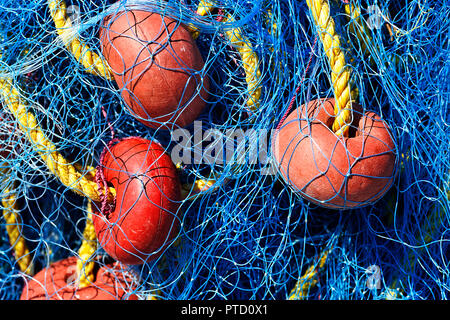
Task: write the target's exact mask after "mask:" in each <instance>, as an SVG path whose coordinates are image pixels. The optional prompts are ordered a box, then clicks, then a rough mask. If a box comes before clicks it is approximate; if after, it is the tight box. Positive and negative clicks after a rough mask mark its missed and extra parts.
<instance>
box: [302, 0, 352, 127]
mask: <svg viewBox="0 0 450 320" xmlns="http://www.w3.org/2000/svg"><path fill="white" fill-rule="evenodd" d="M306 2H307V4H308V6H309V9H310V10H311V13H312V16H313V18H314V22H315V24H316V27H317V31H318V33H319V36H320V39H321V41H322V44H323V47H324V50H325V54H326V55H327V57H328V62H329V63H330V67H331V82H332V85H333V90H334V96H335V100H336V104H335V107H334V114H335V116H336V118H335V120H334V123H333V127H332V129H333V131H334V132H335V133H336V135H338V136H339V135H346V134H347V133H348V129H349V124H350V123H351V122H352V120H353V119H352V117H353V115H352V106H351V104H352V101H351V88H350V69H349V68H348V66H347V64H346V62H345V56H344V52H343V51H342V50H341V46H340V40H339V36H338V35H337V34H336V30H335V24H334V20H333V18H332V17H331V16H330V5H329V2H328V0H306Z"/></svg>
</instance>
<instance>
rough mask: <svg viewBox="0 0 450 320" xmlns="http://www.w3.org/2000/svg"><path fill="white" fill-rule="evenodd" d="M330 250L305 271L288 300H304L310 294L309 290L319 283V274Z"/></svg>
mask: <svg viewBox="0 0 450 320" xmlns="http://www.w3.org/2000/svg"><path fill="white" fill-rule="evenodd" d="M329 253H330V251H325V252H324V253H322V257H321V258H320V260H319V263H318V264H317V265H316V264H314V265H311V266H309V268H308V269H307V270H306V271H305V273H304V274H303V276H301V277H300V279H299V280H298V281H297V284H296V286H295V287H294V289H292V291H291V293H290V295H289V298H288V300H303V299H305V298H306V297H307V296H308V292H309V291H310V290H311V288H313V287H314V286H315V285H316V284H317V274H318V272H319V270H320V269H322V268H323V266H324V265H325V262H326V261H327V257H328V254H329Z"/></svg>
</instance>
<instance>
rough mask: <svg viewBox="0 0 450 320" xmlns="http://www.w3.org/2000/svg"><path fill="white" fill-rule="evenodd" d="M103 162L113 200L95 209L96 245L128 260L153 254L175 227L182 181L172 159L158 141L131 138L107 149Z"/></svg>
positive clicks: (158, 252) (141, 260)
mask: <svg viewBox="0 0 450 320" xmlns="http://www.w3.org/2000/svg"><path fill="white" fill-rule="evenodd" d="M101 167H102V168H101V169H99V170H102V171H103V174H104V178H105V180H106V181H107V183H108V184H109V185H110V186H113V187H114V188H115V190H116V201H115V203H114V204H113V208H112V209H111V210H110V211H111V212H109V213H107V214H106V215H104V214H102V213H100V212H98V211H96V210H94V214H93V218H92V220H93V223H94V227H95V232H96V234H97V239H98V241H99V243H100V245H101V246H102V247H103V249H105V251H106V252H107V253H108V254H109V255H110V256H112V257H113V258H114V259H116V260H118V261H120V262H122V263H126V264H142V263H144V262H145V261H150V260H153V259H155V258H157V257H158V256H160V255H161V254H162V252H163V251H164V248H165V247H166V246H167V245H168V244H169V243H170V240H171V239H172V238H173V236H174V235H175V234H176V232H177V229H178V228H177V227H178V221H177V218H176V215H177V212H178V206H179V201H180V200H181V196H180V192H181V185H180V182H179V180H178V176H177V172H176V169H175V166H174V165H173V163H172V160H171V159H170V157H169V156H168V155H167V154H166V153H165V152H164V149H163V147H161V145H159V144H158V143H156V142H152V141H150V140H146V139H142V138H137V137H132V138H127V139H123V140H121V141H120V142H118V143H116V144H115V145H113V146H112V147H111V148H108V149H106V150H105V154H104V157H103V160H102V163H101Z"/></svg>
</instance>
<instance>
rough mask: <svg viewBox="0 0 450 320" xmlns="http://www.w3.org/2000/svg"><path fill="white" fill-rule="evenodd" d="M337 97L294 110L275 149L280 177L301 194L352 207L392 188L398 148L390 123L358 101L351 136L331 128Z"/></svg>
mask: <svg viewBox="0 0 450 320" xmlns="http://www.w3.org/2000/svg"><path fill="white" fill-rule="evenodd" d="M334 103H335V100H334V99H321V100H314V101H312V102H310V103H308V104H307V105H302V106H301V107H299V108H297V109H296V110H294V111H293V112H292V113H291V114H290V115H289V116H288V117H287V118H286V119H285V121H284V122H283V123H282V125H281V127H280V129H279V130H278V131H276V133H275V135H274V140H273V144H272V152H273V156H274V158H275V164H276V165H277V167H278V169H279V172H280V173H281V176H282V177H283V178H284V180H285V181H286V182H287V183H288V184H289V185H290V186H291V187H292V188H293V189H294V190H295V191H296V192H298V193H300V195H301V196H303V197H304V198H306V199H308V200H310V201H312V202H314V203H316V204H318V205H321V206H324V207H328V208H334V209H351V208H356V207H362V206H365V205H367V204H370V203H373V202H375V201H376V200H377V199H379V198H380V197H381V196H383V195H384V194H385V193H386V191H387V190H388V189H389V188H390V187H391V185H392V183H393V179H394V176H395V173H396V161H397V160H396V159H397V155H396V149H395V144H394V142H393V139H392V135H391V133H390V130H389V127H388V125H387V124H386V122H385V121H383V120H381V119H380V117H379V116H378V115H376V114H375V113H373V112H366V113H364V114H362V113H361V112H358V110H360V109H361V107H360V106H358V105H357V104H353V108H354V112H353V118H354V119H353V123H352V125H351V128H350V131H349V135H348V136H347V137H338V136H336V134H334V132H333V131H332V130H331V129H330V128H331V125H332V123H333V121H334V110H333V108H334Z"/></svg>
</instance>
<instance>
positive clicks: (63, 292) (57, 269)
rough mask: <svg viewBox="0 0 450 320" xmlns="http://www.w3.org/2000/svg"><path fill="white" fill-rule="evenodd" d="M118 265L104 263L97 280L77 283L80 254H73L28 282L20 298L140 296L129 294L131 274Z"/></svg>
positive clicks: (120, 297)
mask: <svg viewBox="0 0 450 320" xmlns="http://www.w3.org/2000/svg"><path fill="white" fill-rule="evenodd" d="M122 271H123V270H120V269H119V268H118V266H117V265H108V266H102V267H100V268H99V269H98V270H97V271H96V274H95V279H94V281H93V283H92V284H91V285H89V286H87V287H84V288H78V287H77V285H76V278H77V275H76V272H77V258H76V257H69V258H67V259H63V260H60V261H58V262H55V263H53V264H51V265H50V266H49V267H48V268H45V269H43V270H41V271H40V272H39V273H37V274H36V275H35V276H34V277H33V278H32V279H31V280H28V281H27V282H26V283H25V286H24V288H23V291H22V295H21V296H20V300H123V299H127V300H137V299H138V297H137V296H136V295H134V294H131V295H127V291H131V290H132V289H131V288H129V287H128V285H127V284H128V283H131V278H130V279H128V278H124V276H123V272H122Z"/></svg>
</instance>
